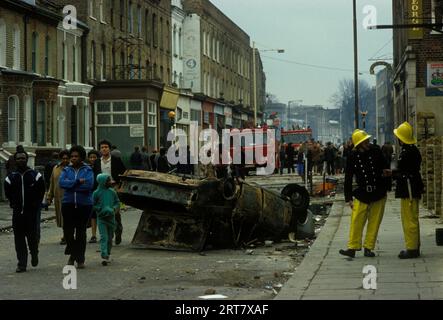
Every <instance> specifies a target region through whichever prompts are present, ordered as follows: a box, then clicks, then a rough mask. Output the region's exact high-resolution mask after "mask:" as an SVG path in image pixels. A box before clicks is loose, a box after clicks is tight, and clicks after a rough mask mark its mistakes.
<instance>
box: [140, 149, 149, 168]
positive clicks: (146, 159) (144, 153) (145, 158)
mask: <svg viewBox="0 0 443 320" xmlns="http://www.w3.org/2000/svg"><path fill="white" fill-rule="evenodd" d="M141 155H142V168H143V170H145V171H149V170H151V160H150V159H149V153H148V147H146V146H143V147H142V152H141Z"/></svg>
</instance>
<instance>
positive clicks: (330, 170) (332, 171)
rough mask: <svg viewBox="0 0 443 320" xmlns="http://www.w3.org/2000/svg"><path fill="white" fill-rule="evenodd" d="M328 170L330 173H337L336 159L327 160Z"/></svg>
mask: <svg viewBox="0 0 443 320" xmlns="http://www.w3.org/2000/svg"><path fill="white" fill-rule="evenodd" d="M326 170H327V171H328V175H331V174H332V175H334V174H335V168H334V160H329V161H326Z"/></svg>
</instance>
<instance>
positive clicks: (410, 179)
mask: <svg viewBox="0 0 443 320" xmlns="http://www.w3.org/2000/svg"><path fill="white" fill-rule="evenodd" d="M394 134H395V136H396V137H397V138H398V139H399V142H400V146H401V151H400V155H399V158H398V167H397V168H396V169H394V170H392V172H391V171H390V170H387V171H388V173H391V174H392V177H393V179H394V180H395V181H396V189H395V197H396V198H399V199H401V221H402V225H403V233H404V237H405V244H406V250H402V251H401V252H400V254H399V255H398V257H399V258H400V259H410V258H418V257H419V256H420V224H419V219H418V217H419V210H418V208H419V201H420V198H421V195H422V193H423V190H424V185H423V181H422V178H421V174H420V166H421V160H422V159H421V155H420V151H419V150H418V149H417V147H416V146H415V145H414V144H415V143H416V142H417V140H416V139H415V138H414V137H413V133H412V126H411V125H410V124H409V123H407V122H404V123H403V124H401V125H400V126H399V127H398V128H397V129H395V130H394Z"/></svg>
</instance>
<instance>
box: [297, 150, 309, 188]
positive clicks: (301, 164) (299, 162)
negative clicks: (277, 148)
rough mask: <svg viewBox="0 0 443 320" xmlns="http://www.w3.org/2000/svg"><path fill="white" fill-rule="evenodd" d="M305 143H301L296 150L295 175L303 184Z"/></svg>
mask: <svg viewBox="0 0 443 320" xmlns="http://www.w3.org/2000/svg"><path fill="white" fill-rule="evenodd" d="M306 149H307V146H306V143H303V144H302V145H301V146H300V148H299V149H298V154H297V173H298V175H299V176H300V177H301V178H302V180H303V182H305V153H306Z"/></svg>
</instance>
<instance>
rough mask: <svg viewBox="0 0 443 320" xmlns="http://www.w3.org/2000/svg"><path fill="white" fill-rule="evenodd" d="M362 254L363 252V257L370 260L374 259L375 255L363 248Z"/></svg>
mask: <svg viewBox="0 0 443 320" xmlns="http://www.w3.org/2000/svg"><path fill="white" fill-rule="evenodd" d="M364 252H365V253H364V255H365V257H370V258H374V257H375V253H374V252H372V251H371V250H369V249H367V248H365V250H364Z"/></svg>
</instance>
